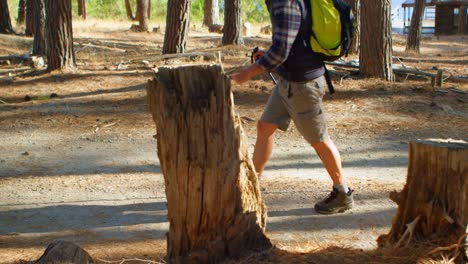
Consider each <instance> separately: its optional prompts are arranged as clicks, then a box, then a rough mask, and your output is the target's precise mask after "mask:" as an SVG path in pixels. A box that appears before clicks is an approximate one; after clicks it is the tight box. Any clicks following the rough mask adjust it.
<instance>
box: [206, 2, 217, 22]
mask: <svg viewBox="0 0 468 264" xmlns="http://www.w3.org/2000/svg"><path fill="white" fill-rule="evenodd" d="M218 24H219V5H218V0H206V1H205V5H204V13H203V25H205V26H207V27H209V26H211V25H218Z"/></svg>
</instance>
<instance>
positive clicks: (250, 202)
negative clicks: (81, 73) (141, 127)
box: [147, 65, 272, 263]
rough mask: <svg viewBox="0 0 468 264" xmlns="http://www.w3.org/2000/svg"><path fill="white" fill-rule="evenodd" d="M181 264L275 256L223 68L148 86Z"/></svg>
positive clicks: (170, 240)
mask: <svg viewBox="0 0 468 264" xmlns="http://www.w3.org/2000/svg"><path fill="white" fill-rule="evenodd" d="M147 92H148V100H149V106H150V111H151V113H152V115H153V119H154V121H155V123H156V127H157V135H156V139H157V142H158V143H157V144H158V156H159V160H160V163H161V169H162V172H163V174H164V180H165V186H166V196H167V202H168V218H169V223H170V228H169V233H168V235H167V254H168V259H169V261H170V262H175V263H207V262H208V263H217V262H219V261H221V260H223V259H224V258H227V257H237V256H240V255H242V254H244V252H245V251H246V250H252V249H254V250H265V249H268V248H271V246H272V245H271V243H270V241H269V239H268V238H267V237H266V236H265V234H264V229H265V225H266V207H265V205H264V203H263V200H262V198H261V194H260V191H259V184H258V180H257V175H256V173H255V170H254V167H253V164H252V162H251V160H250V159H249V157H248V153H247V151H246V145H245V144H246V143H245V140H244V139H243V130H242V127H241V121H240V119H239V117H238V116H237V115H236V114H235V112H234V102H233V96H232V93H231V85H230V80H229V79H228V78H227V77H226V76H225V75H224V74H223V70H222V67H221V66H219V65H198V66H196V65H192V66H180V67H174V68H172V67H162V68H159V70H158V73H157V76H156V78H155V79H154V80H152V81H150V82H149V84H148V86H147Z"/></svg>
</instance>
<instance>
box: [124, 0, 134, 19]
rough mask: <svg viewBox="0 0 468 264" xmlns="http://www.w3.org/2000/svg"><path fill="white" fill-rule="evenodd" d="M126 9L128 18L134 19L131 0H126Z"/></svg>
mask: <svg viewBox="0 0 468 264" xmlns="http://www.w3.org/2000/svg"><path fill="white" fill-rule="evenodd" d="M125 10H126V11H127V18H128V19H130V20H132V21H134V20H135V16H134V15H133V11H132V4H131V3H130V0H125Z"/></svg>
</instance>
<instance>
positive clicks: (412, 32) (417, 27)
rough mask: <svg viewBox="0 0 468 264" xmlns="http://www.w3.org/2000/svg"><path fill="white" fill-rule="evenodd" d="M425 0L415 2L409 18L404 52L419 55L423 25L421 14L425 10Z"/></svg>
mask: <svg viewBox="0 0 468 264" xmlns="http://www.w3.org/2000/svg"><path fill="white" fill-rule="evenodd" d="M425 3H426V0H416V3H415V7H414V9H413V16H412V17H411V26H410V28H409V33H408V39H407V41H406V51H415V52H417V53H419V44H420V42H421V32H422V24H423V13H424V9H425V8H426V6H425V5H426V4H425Z"/></svg>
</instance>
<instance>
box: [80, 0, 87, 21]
mask: <svg viewBox="0 0 468 264" xmlns="http://www.w3.org/2000/svg"><path fill="white" fill-rule="evenodd" d="M78 16H80V17H83V19H86V0H78Z"/></svg>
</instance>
